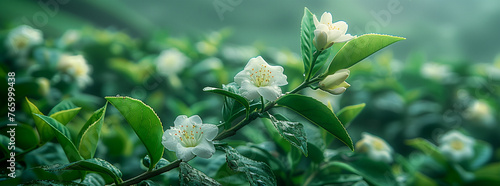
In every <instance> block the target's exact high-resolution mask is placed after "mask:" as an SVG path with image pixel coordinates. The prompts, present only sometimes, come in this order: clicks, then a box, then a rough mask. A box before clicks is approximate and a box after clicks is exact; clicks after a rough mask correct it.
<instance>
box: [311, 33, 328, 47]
mask: <svg viewBox="0 0 500 186" xmlns="http://www.w3.org/2000/svg"><path fill="white" fill-rule="evenodd" d="M314 35H315V37H314V39H313V44H314V47H316V49H317V50H324V49H326V48H327V46H328V34H327V33H326V32H323V31H319V30H318V32H316V31H314Z"/></svg>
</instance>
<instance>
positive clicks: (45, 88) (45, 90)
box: [36, 77, 50, 96]
mask: <svg viewBox="0 0 500 186" xmlns="http://www.w3.org/2000/svg"><path fill="white" fill-rule="evenodd" d="M36 82H37V84H38V93H40V94H41V95H42V96H46V95H48V94H49V92H50V81H49V80H48V79H47V78H44V77H40V78H37V79H36Z"/></svg>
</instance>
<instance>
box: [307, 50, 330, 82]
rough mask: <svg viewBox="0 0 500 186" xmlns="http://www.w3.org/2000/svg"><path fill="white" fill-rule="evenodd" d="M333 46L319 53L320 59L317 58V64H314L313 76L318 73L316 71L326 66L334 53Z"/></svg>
mask: <svg viewBox="0 0 500 186" xmlns="http://www.w3.org/2000/svg"><path fill="white" fill-rule="evenodd" d="M332 48H333V47H330V48H327V49H326V50H323V51H322V52H321V54H319V56H318V59H316V64H314V68H313V70H312V72H311V76H314V75H316V73H317V72H318V71H319V70H321V69H322V68H323V66H325V63H326V61H327V60H328V58H329V57H330V55H331V54H332V50H333V49H332Z"/></svg>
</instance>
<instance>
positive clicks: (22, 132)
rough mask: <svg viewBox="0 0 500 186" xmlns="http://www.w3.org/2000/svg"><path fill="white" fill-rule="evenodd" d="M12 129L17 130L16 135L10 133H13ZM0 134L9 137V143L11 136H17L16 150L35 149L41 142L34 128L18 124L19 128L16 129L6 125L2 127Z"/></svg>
mask: <svg viewBox="0 0 500 186" xmlns="http://www.w3.org/2000/svg"><path fill="white" fill-rule="evenodd" d="M12 129H14V130H15V133H9V131H12ZM0 134H2V135H5V137H7V140H8V141H9V142H10V137H11V134H15V136H14V137H16V138H15V139H16V140H15V142H16V143H15V146H16V148H21V149H22V150H28V149H30V148H33V147H35V146H36V145H37V144H38V142H39V139H38V135H37V133H36V131H35V130H34V129H33V127H31V126H29V125H26V124H21V123H18V124H17V126H15V127H11V126H7V125H4V126H2V127H0ZM18 136H22V137H18ZM6 147H7V146H6Z"/></svg>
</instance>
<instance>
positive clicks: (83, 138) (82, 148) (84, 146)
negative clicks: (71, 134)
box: [77, 102, 108, 159]
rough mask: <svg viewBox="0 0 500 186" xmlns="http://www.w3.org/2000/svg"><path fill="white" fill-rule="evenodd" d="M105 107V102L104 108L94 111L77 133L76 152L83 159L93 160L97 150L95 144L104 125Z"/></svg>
mask: <svg viewBox="0 0 500 186" xmlns="http://www.w3.org/2000/svg"><path fill="white" fill-rule="evenodd" d="M107 106H108V102H106V104H105V105H104V107H102V108H100V109H99V110H96V111H95V112H94V114H92V116H91V117H90V119H89V120H88V121H87V122H86V123H85V125H84V126H83V127H82V129H81V130H80V133H78V138H77V140H78V141H77V144H78V151H79V152H80V154H81V155H82V157H83V158H85V159H92V158H94V154H95V150H96V149H97V142H99V137H100V135H101V127H102V124H103V123H104V115H105V113H106V108H107Z"/></svg>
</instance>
